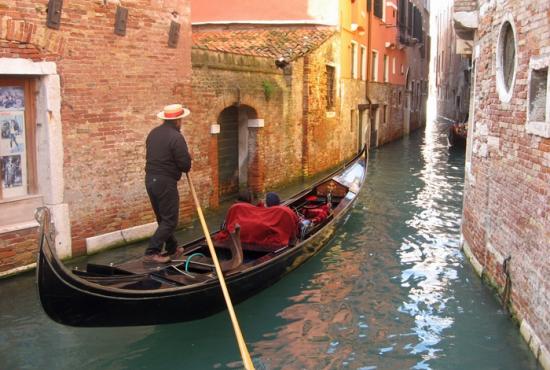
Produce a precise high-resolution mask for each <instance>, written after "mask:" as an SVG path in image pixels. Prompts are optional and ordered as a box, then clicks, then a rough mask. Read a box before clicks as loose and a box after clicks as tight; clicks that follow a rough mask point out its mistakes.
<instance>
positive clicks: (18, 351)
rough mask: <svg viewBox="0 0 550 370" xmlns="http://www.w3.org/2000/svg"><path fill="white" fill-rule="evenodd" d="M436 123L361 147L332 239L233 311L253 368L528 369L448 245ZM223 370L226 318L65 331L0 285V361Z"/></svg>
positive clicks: (482, 290) (26, 286)
mask: <svg viewBox="0 0 550 370" xmlns="http://www.w3.org/2000/svg"><path fill="white" fill-rule="evenodd" d="M445 129H446V127H445V126H443V125H441V124H432V125H428V127H427V128H426V129H425V130H421V131H418V132H415V133H413V134H412V135H411V136H410V137H408V138H406V139H403V140H401V141H398V142H396V143H393V144H389V145H386V146H383V147H382V148H380V149H378V150H375V151H373V152H372V153H371V158H370V164H369V176H368V180H367V185H366V188H365V189H363V191H362V193H361V195H360V197H359V199H358V202H357V204H356V207H355V208H354V210H353V211H352V212H351V214H350V215H349V217H348V219H347V222H346V223H345V225H343V227H342V228H340V229H339V232H338V233H337V236H335V237H334V238H333V240H331V241H330V243H329V244H328V245H327V246H326V247H325V248H324V249H323V250H322V252H321V253H319V254H318V255H317V256H315V257H314V258H313V259H311V260H309V261H308V262H307V263H306V264H305V265H303V266H301V267H300V268H299V269H297V270H295V271H294V272H292V273H291V274H289V275H288V276H286V277H285V278H283V279H282V280H281V281H279V282H278V283H277V284H275V285H274V286H272V287H271V288H269V289H267V290H265V291H263V292H261V293H260V294H258V295H256V296H254V297H253V298H251V299H249V300H248V301H246V302H244V303H242V304H240V305H238V306H237V307H236V313H237V317H238V319H239V322H240V325H241V329H242V331H243V333H244V336H245V339H246V341H247V343H248V348H249V351H250V352H251V354H252V357H253V360H254V363H255V366H256V368H257V369H360V370H371V369H477V370H480V369H499V370H503V369H513V370H517V369H537V368H538V367H537V366H538V365H537V362H536V360H535V359H534V357H533V356H532V354H531V353H530V352H529V350H528V348H527V345H526V344H525V343H524V342H523V340H522V339H521V337H520V335H519V330H518V328H517V327H516V325H515V324H514V323H513V322H512V320H511V319H510V318H509V316H508V314H507V313H506V312H505V311H504V310H503V309H502V308H501V306H500V305H499V303H498V300H497V298H496V296H495V294H494V292H493V291H492V290H491V289H489V288H488V287H487V286H485V285H483V284H482V282H481V281H480V280H479V278H478V277H477V276H476V275H475V273H474V271H473V269H472V267H471V266H470V265H469V264H468V262H467V261H466V260H465V258H464V256H463V254H462V252H461V251H460V241H459V239H460V233H459V228H460V215H461V207H462V190H463V180H464V176H463V171H464V153H463V152H460V151H459V152H453V151H450V150H449V149H448V148H447V142H446V138H445V134H446V130H445ZM214 222H217V220H215V221H214ZM197 232H198V230H197V229H195V230H191V231H188V232H186V233H185V235H179V238H180V239H181V238H183V239H185V238H186V237H189V236H190V235H191V234H193V233H195V234H196V233H197ZM143 248H144V247H143V244H142V245H137V246H134V247H130V248H127V249H121V250H117V251H113V252H109V253H103V254H101V255H99V256H95V257H93V258H94V259H95V260H102V259H103V260H112V259H123V258H125V257H128V256H131V255H138V254H140V253H142V251H143ZM77 262H78V261H77ZM80 262H81V263H83V262H85V261H80ZM158 314H159V315H162V312H158ZM227 368H229V369H239V368H242V365H241V363H240V357H239V352H238V349H237V345H236V342H235V338H234V334H233V331H232V327H231V324H230V320H229V317H228V314H227V312H222V313H220V314H217V315H215V316H212V317H209V318H207V319H204V320H199V321H194V322H190V323H181V324H173V325H161V326H144V327H127V328H84V329H83V328H71V327H66V326H61V325H58V324H56V323H54V322H52V321H51V320H49V319H48V318H47V317H46V316H45V315H44V313H43V312H42V310H41V308H40V305H39V302H38V299H37V294H36V290H35V286H34V276H33V275H32V274H26V275H23V276H19V277H16V278H12V279H7V280H4V281H0V369H79V370H85V369H117V370H118V369H227Z"/></svg>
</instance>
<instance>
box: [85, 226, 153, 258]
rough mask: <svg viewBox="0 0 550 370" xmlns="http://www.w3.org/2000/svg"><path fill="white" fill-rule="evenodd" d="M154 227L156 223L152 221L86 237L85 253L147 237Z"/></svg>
mask: <svg viewBox="0 0 550 370" xmlns="http://www.w3.org/2000/svg"><path fill="white" fill-rule="evenodd" d="M156 228H157V223H156V222H152V223H149V224H145V225H140V226H135V227H130V228H128V229H124V230H117V231H113V232H110V233H106V234H101V235H97V236H93V237H90V238H87V239H86V254H93V253H97V252H99V251H101V250H104V249H107V248H111V247H116V246H119V245H124V244H128V243H132V242H136V241H138V240H141V239H144V238H147V237H149V236H151V235H153V233H154V232H155V229H156Z"/></svg>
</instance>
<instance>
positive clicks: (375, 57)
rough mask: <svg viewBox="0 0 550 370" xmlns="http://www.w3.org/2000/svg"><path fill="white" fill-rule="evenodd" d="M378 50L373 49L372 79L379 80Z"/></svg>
mask: <svg viewBox="0 0 550 370" xmlns="http://www.w3.org/2000/svg"><path fill="white" fill-rule="evenodd" d="M379 55H380V53H378V50H375V49H372V76H371V77H372V81H373V82H378V64H379V62H378V56H379Z"/></svg>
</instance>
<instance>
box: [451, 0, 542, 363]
mask: <svg viewBox="0 0 550 370" xmlns="http://www.w3.org/2000/svg"><path fill="white" fill-rule="evenodd" d="M480 5H481V6H482V7H483V8H484V12H483V13H482V14H481V16H480V25H479V28H478V34H477V36H476V44H477V45H478V47H479V54H478V55H479V56H478V57H477V59H476V66H477V74H476V76H477V77H476V79H477V80H476V84H475V86H474V88H475V90H474V94H475V95H474V96H475V101H474V112H473V127H472V130H470V132H471V134H472V135H473V137H472V145H471V147H470V149H471V150H472V153H471V163H470V165H469V171H467V182H466V187H465V194H464V213H463V226H462V228H463V234H464V238H465V241H466V244H467V246H469V249H470V250H471V253H472V254H473V256H474V257H475V258H476V259H477V261H479V263H480V264H481V265H482V267H483V268H484V274H485V276H487V277H488V278H489V279H490V280H491V281H492V282H493V283H494V284H495V285H496V286H497V287H498V288H499V290H501V291H502V290H503V288H504V281H505V275H504V272H503V262H504V259H505V258H507V257H510V258H511V260H510V277H511V280H512V285H511V299H510V302H509V304H510V306H511V307H512V309H513V311H514V313H515V315H516V317H517V318H518V320H519V321H520V322H522V323H528V325H529V326H530V327H531V328H532V329H533V331H534V333H535V334H536V336H538V342H537V341H536V340H532V339H528V340H529V341H530V342H531V343H530V344H531V348H532V349H533V351H534V353H535V355H537V356H539V355H540V354H541V353H543V352H544V351H546V361H550V358H549V357H548V348H546V349H545V348H544V346H543V345H540V346H539V344H546V345H547V344H548V343H550V309H549V307H550V298H549V297H550V292H549V285H548V276H550V257H549V256H550V254H549V250H550V242H549V241H550V239H549V234H548V231H549V230H550V219H549V217H548V215H549V214H550V208H549V207H550V206H549V205H550V169H549V166H550V139H548V138H545V137H542V136H539V135H534V134H530V133H528V132H527V131H526V127H525V125H526V115H527V109H528V100H527V99H528V85H529V62H530V60H531V58H533V57H537V58H540V57H550V38H549V37H548V35H549V34H550V5H549V4H548V2H547V1H544V0H538V1H523V0H515V1H508V2H506V4H499V5H497V4H495V3H494V2H487V1H484V2H481V4H480ZM506 17H511V18H506ZM505 19H511V20H512V22H513V24H514V27H515V32H516V45H517V51H516V55H517V67H516V77H515V84H514V85H513V88H512V97H511V99H510V101H509V102H502V101H501V99H500V98H499V94H498V87H497V84H496V78H495V73H496V60H495V58H496V56H495V55H496V47H497V46H496V40H497V39H498V32H499V31H500V28H501V24H502V22H503V21H504V20H505ZM546 119H547V121H548V117H547V118H546ZM470 132H469V135H470ZM523 326H524V325H523V324H522V327H523ZM536 343H538V344H536ZM539 358H540V357H539ZM546 365H547V366H548V365H549V364H548V363H547V364H546Z"/></svg>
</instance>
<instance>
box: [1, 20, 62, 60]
mask: <svg viewBox="0 0 550 370" xmlns="http://www.w3.org/2000/svg"><path fill="white" fill-rule="evenodd" d="M0 40H2V41H8V42H14V43H18V44H27V45H28V46H29V47H31V48H35V49H36V50H37V54H38V55H37V56H38V58H39V59H40V58H44V57H46V56H52V55H55V56H61V54H62V52H63V46H64V44H65V37H64V36H62V34H61V33H60V32H59V31H55V30H50V29H49V28H47V27H46V26H44V25H41V24H36V23H33V22H29V21H26V20H20V19H13V18H11V17H10V16H8V15H0Z"/></svg>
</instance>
